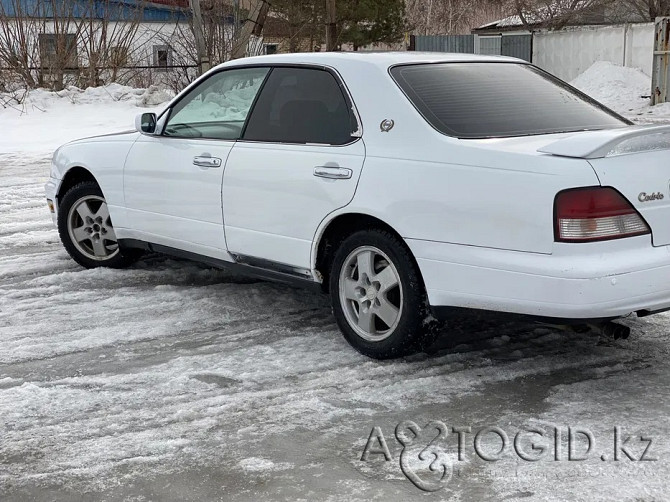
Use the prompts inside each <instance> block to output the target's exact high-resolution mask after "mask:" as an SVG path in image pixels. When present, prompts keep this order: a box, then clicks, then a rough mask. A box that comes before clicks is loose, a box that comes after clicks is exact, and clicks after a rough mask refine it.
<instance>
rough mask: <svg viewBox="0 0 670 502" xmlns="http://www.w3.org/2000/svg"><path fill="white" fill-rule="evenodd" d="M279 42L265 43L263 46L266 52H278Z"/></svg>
mask: <svg viewBox="0 0 670 502" xmlns="http://www.w3.org/2000/svg"><path fill="white" fill-rule="evenodd" d="M278 48H279V46H278V44H265V45H264V46H263V53H264V54H277V49H278Z"/></svg>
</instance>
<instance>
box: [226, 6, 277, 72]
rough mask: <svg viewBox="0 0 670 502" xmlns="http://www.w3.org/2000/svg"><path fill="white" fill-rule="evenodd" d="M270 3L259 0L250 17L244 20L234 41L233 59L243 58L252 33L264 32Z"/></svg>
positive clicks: (258, 34) (259, 34)
mask: <svg viewBox="0 0 670 502" xmlns="http://www.w3.org/2000/svg"><path fill="white" fill-rule="evenodd" d="M269 10H270V4H269V2H267V1H266V0H258V1H257V2H256V3H255V4H254V6H253V7H252V9H251V12H250V13H249V19H247V20H246V21H245V22H244V25H242V28H241V29H240V31H239V36H238V37H237V39H236V40H235V41H234V42H233V50H232V53H231V56H230V58H231V59H239V58H243V57H244V56H245V55H246V53H247V45H248V44H249V39H250V38H251V35H255V36H257V37H260V36H261V34H262V33H263V25H264V24H265V19H266V18H267V16H268V11H269Z"/></svg>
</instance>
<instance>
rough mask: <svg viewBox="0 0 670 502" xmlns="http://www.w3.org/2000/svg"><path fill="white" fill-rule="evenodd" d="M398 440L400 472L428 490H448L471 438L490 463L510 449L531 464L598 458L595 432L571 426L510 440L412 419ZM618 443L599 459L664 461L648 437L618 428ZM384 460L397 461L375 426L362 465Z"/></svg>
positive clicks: (489, 430)
mask: <svg viewBox="0 0 670 502" xmlns="http://www.w3.org/2000/svg"><path fill="white" fill-rule="evenodd" d="M450 432H451V433H454V434H455V435H456V436H457V440H456V445H455V447H456V451H457V453H456V454H451V455H450V454H448V453H447V451H446V447H447V444H446V440H447V436H448V435H449V433H450ZM566 432H567V433H566ZM395 438H396V440H397V441H398V443H399V444H400V446H401V447H402V450H401V451H400V457H399V463H400V469H401V470H402V472H403V474H404V475H405V476H406V477H407V479H409V480H410V481H411V482H412V483H413V484H414V485H415V486H416V487H417V488H420V489H421V490H424V491H427V492H434V491H437V490H440V489H442V488H444V487H445V486H447V484H448V483H449V481H450V480H451V478H452V475H453V471H454V462H457V461H462V460H464V458H465V449H466V444H467V443H468V441H469V440H471V441H472V443H471V444H472V446H473V450H474V456H475V457H476V458H479V459H481V460H483V461H485V462H496V461H498V460H502V459H503V458H504V457H505V455H506V454H507V453H508V451H510V452H511V453H512V454H513V455H515V456H516V457H518V458H520V459H521V460H524V461H526V462H537V461H539V460H542V459H547V458H548V459H549V460H552V461H562V460H567V461H571V462H572V461H583V460H587V459H588V458H589V457H590V456H595V455H596V454H595V446H596V440H595V436H594V435H593V433H592V432H591V431H590V430H588V429H585V428H578V427H570V426H569V427H567V431H563V430H562V429H561V428H559V427H549V428H548V429H547V430H542V429H540V428H537V427H535V428H529V429H522V430H519V431H518V432H517V433H516V434H514V436H513V437H512V439H510V436H509V435H508V434H507V433H506V432H505V431H504V430H502V429H501V428H500V427H495V426H494V427H482V428H481V429H479V430H477V431H476V432H473V430H472V428H471V427H452V428H451V429H449V428H448V427H447V426H446V425H445V424H444V423H443V422H440V421H437V420H436V421H432V422H429V423H428V424H427V425H426V426H425V427H424V428H423V429H422V428H421V427H419V426H418V425H417V424H416V423H414V422H412V421H411V420H405V421H403V422H401V423H399V424H398V425H397V427H396V428H395ZM612 439H613V441H612V443H611V446H610V447H609V448H608V450H609V451H607V452H605V453H602V454H601V455H600V456H599V460H601V461H603V462H607V461H609V460H613V461H615V462H616V461H620V460H628V461H631V462H639V461H655V460H658V459H657V458H653V455H652V451H651V449H652V439H651V438H650V437H648V436H646V435H645V436H630V435H629V436H627V435H625V434H624V433H623V430H622V428H621V427H619V426H616V427H614V434H613V436H612ZM564 443H565V444H564ZM612 446H613V448H612ZM610 448H612V449H610ZM610 453H611V455H610ZM379 457H383V459H384V460H385V461H386V462H390V461H391V460H393V456H392V455H391V450H389V447H388V443H387V442H386V438H385V437H384V434H383V432H382V430H381V428H380V427H379V426H375V427H373V428H372V431H371V432H370V435H369V437H368V440H367V442H366V443H365V448H364V449H363V454H362V455H361V461H362V462H368V461H369V460H371V459H372V458H379Z"/></svg>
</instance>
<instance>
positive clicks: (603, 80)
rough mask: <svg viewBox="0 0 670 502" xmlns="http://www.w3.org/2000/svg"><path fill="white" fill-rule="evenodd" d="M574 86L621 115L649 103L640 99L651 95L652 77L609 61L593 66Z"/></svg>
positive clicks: (576, 80)
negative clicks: (622, 112)
mask: <svg viewBox="0 0 670 502" xmlns="http://www.w3.org/2000/svg"><path fill="white" fill-rule="evenodd" d="M571 84H572V85H574V86H575V87H576V88H577V89H579V90H580V91H582V92H584V93H586V94H588V95H589V96H591V97H593V98H595V99H597V100H598V101H600V102H601V103H602V104H604V105H606V106H609V107H610V108H613V109H615V110H616V111H619V112H621V111H626V110H628V109H630V108H636V107H640V106H644V105H646V104H648V103H647V101H648V99H647V98H641V97H640V96H648V95H649V93H650V92H651V78H650V77H648V76H647V75H645V74H644V73H643V72H642V71H641V70H638V69H637V68H628V67H624V66H619V65H616V64H613V63H610V62H608V61H598V62H596V63H594V64H593V66H591V67H590V68H589V69H588V70H586V71H585V72H584V73H582V74H581V75H579V76H578V77H577V78H576V79H575V80H573V81H572V82H571Z"/></svg>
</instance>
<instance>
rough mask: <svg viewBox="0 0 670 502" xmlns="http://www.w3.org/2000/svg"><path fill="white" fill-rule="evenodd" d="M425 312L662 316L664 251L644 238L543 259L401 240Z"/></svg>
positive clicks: (668, 303)
mask: <svg viewBox="0 0 670 502" xmlns="http://www.w3.org/2000/svg"><path fill="white" fill-rule="evenodd" d="M407 243H408V245H409V246H410V248H411V249H412V251H413V253H414V256H415V257H416V259H417V262H418V264H419V267H420V269H421V272H422V275H423V279H424V282H425V284H426V289H427V292H428V299H429V302H430V304H431V306H432V307H435V308H436V309H437V310H441V309H440V307H444V306H448V307H465V308H475V309H485V310H492V311H499V312H511V313H515V314H524V315H531V316H538V317H548V318H559V319H611V318H616V317H620V316H623V315H626V314H629V313H631V312H637V311H652V312H653V311H659V310H665V309H668V308H670V247H669V246H663V247H652V245H651V241H650V237H649V236H648V235H647V236H640V237H634V238H629V239H621V240H618V241H607V242H599V243H589V244H556V246H555V252H554V253H553V254H551V255H546V254H537V253H523V252H515V251H506V250H496V249H490V248H477V247H471V246H460V245H455V244H444V243H436V242H428V241H416V240H411V239H408V240H407Z"/></svg>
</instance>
